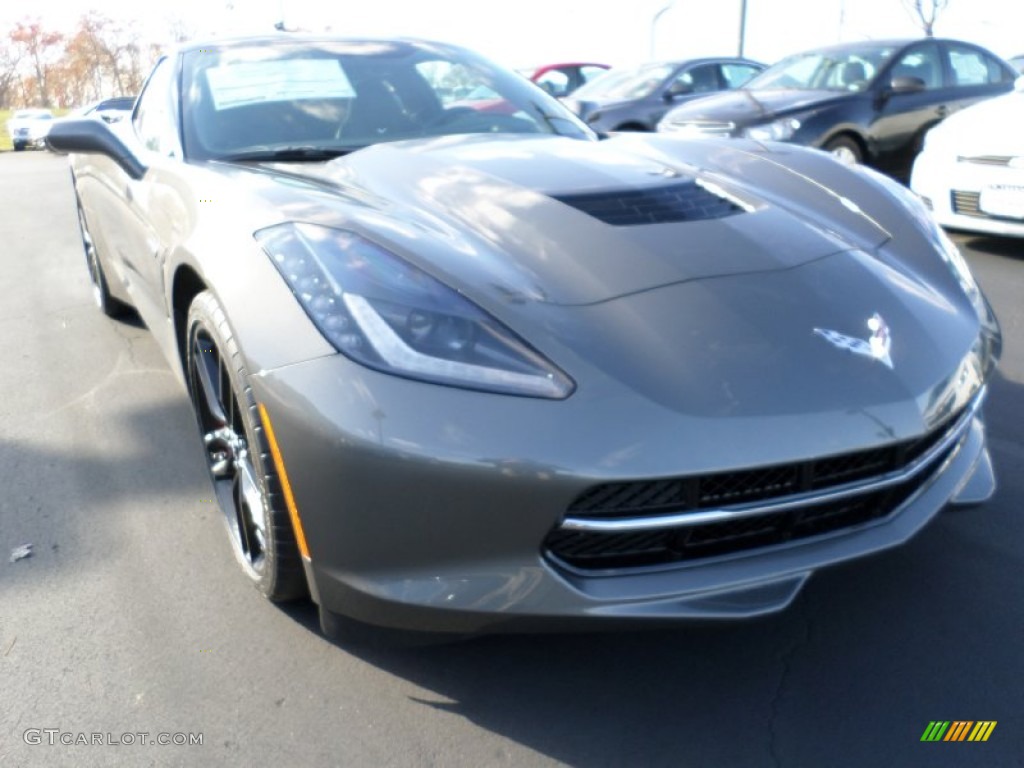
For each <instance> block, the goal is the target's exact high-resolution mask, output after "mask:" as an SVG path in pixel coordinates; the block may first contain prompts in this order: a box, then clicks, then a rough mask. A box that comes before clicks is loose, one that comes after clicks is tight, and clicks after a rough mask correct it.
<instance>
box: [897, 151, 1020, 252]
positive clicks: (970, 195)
mask: <svg viewBox="0 0 1024 768" xmlns="http://www.w3.org/2000/svg"><path fill="white" fill-rule="evenodd" d="M910 186H911V188H912V189H913V190H914V191H915V192H916V193H917V194H918V195H920V196H921V197H923V198H925V200H926V201H927V203H928V205H929V206H930V207H931V210H932V215H933V216H934V217H935V220H936V221H937V222H938V223H939V224H941V225H942V226H944V227H949V228H950V229H962V230H965V231H968V232H979V233H983V234H990V235H1009V236H1012V237H1024V215H1022V216H1021V217H1020V218H1017V217H1007V216H993V215H991V214H988V213H986V212H985V211H984V210H983V209H982V208H981V207H980V197H981V193H982V192H983V191H984V190H986V189H988V188H992V187H1000V186H1002V187H1015V188H1019V189H1020V190H1022V192H1021V194H1024V169H1022V168H1012V167H1009V166H1000V165H989V164H985V163H979V162H968V161H963V160H957V159H956V158H955V157H952V156H947V155H940V154H939V153H937V152H929V151H928V150H925V151H924V152H922V153H921V155H919V156H918V158H917V160H916V161H915V163H914V170H913V174H912V176H911V182H910Z"/></svg>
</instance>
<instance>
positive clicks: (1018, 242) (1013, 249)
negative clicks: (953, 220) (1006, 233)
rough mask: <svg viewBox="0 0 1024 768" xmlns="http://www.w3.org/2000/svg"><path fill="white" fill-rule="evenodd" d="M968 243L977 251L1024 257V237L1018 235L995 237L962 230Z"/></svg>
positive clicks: (1017, 257)
mask: <svg viewBox="0 0 1024 768" xmlns="http://www.w3.org/2000/svg"><path fill="white" fill-rule="evenodd" d="M959 234H960V235H961V237H963V238H964V242H965V243H966V245H967V246H968V247H969V248H971V249H972V250H975V251H981V252H982V253H987V254H990V255H992V256H1004V257H1006V258H1010V259H1024V239H1021V238H1017V237H993V236H989V235H974V234H968V233H964V232H961V233H959Z"/></svg>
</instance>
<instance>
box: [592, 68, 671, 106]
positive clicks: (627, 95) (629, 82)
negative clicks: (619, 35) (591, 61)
mask: <svg viewBox="0 0 1024 768" xmlns="http://www.w3.org/2000/svg"><path fill="white" fill-rule="evenodd" d="M673 70H674V67H672V66H671V65H669V64H647V65H645V66H642V67H638V68H636V69H629V70H625V71H623V70H612V71H611V72H608V73H607V74H604V75H600V76H599V77H597V78H596V79H594V80H591V81H590V82H589V83H587V84H585V85H583V86H581V87H580V88H579V89H577V90H576V92H575V93H574V94H573V98H574V99H579V100H581V101H586V100H587V99H621V100H623V101H626V100H629V99H645V98H647V97H648V96H650V95H651V94H652V93H654V92H655V91H656V90H657V89H658V87H659V86H660V85H661V84H662V83H664V82H665V80H666V79H668V76H669V75H671V74H672V71H673Z"/></svg>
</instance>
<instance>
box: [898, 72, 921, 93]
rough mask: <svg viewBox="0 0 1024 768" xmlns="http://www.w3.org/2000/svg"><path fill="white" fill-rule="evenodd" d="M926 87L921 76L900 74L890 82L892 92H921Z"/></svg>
mask: <svg viewBox="0 0 1024 768" xmlns="http://www.w3.org/2000/svg"><path fill="white" fill-rule="evenodd" d="M924 89H925V84H924V80H922V79H921V78H920V77H911V76H908V75H900V76H899V77H894V78H893V79H892V82H891V83H889V92H890V93H920V92H921V91H923V90H924Z"/></svg>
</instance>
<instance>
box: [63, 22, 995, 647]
mask: <svg viewBox="0 0 1024 768" xmlns="http://www.w3.org/2000/svg"><path fill="white" fill-rule="evenodd" d="M455 83H457V84H458V85H460V86H465V85H467V84H471V85H473V86H477V85H480V86H486V87H487V88H490V89H491V90H492V91H494V92H495V93H497V94H499V95H500V97H501V98H502V99H504V100H506V101H507V102H508V104H509V105H510V109H506V110H501V111H493V112H492V111H479V110H474V109H471V108H466V107H464V106H458V105H455V106H451V104H452V102H453V99H454V96H453V95H452V94H453V93H455V92H456V90H457V89H455V88H454V87H453V84H455ZM48 141H49V144H50V147H51V149H53V150H54V151H57V152H62V153H71V154H72V170H73V176H74V186H75V192H76V195H77V200H78V209H79V214H80V219H81V226H82V239H83V241H84V246H85V254H86V257H87V263H88V267H89V271H90V274H91V276H92V281H93V287H94V292H95V296H96V299H97V302H98V304H99V306H100V308H101V309H103V310H104V311H105V312H107V313H108V314H116V313H118V312H119V311H121V310H122V309H124V305H125V304H131V305H133V306H134V307H135V308H136V309H137V311H138V313H139V315H141V317H142V318H143V319H144V321H145V322H146V324H147V325H148V327H149V328H150V329H151V330H152V332H153V335H154V336H155V338H156V340H157V342H158V343H159V345H160V346H161V347H162V349H163V350H164V352H165V353H166V356H167V358H168V360H169V361H170V364H171V366H172V368H174V369H175V370H176V371H177V372H178V373H179V374H180V376H181V378H182V380H183V383H184V384H185V385H186V386H187V388H188V392H189V394H190V396H191V400H192V403H193V404H194V408H195V414H196V419H197V421H198V425H199V432H200V435H201V438H202V445H203V449H204V451H205V455H206V458H207V462H208V466H209V470H210V475H211V477H212V482H213V485H214V487H215V489H216V496H217V499H218V500H219V503H220V507H221V509H222V510H223V512H224V518H225V521H226V523H227V529H228V531H229V533H230V540H231V542H232V545H233V548H234V553H235V555H236V556H237V558H238V560H239V562H240V563H241V566H242V568H243V570H244V572H245V573H246V575H247V576H248V577H249V578H250V579H251V580H252V581H253V583H254V584H255V585H256V586H257V587H258V588H259V589H260V591H261V592H262V593H263V594H265V595H266V596H267V597H268V598H270V599H272V600H285V599H291V598H297V597H301V596H304V595H306V594H307V593H308V594H309V595H311V596H312V599H313V600H314V601H315V602H316V603H317V604H318V605H319V607H320V615H321V624H322V625H323V628H324V630H325V632H327V633H328V634H329V635H331V636H344V634H345V633H346V632H348V631H359V629H360V628H363V627H366V626H368V625H369V626H375V627H378V628H384V629H405V630H409V629H413V630H421V631H426V632H436V633H448V632H454V633H477V632H487V631H514V630H523V629H534V628H554V627H559V628H561V627H568V626H575V625H580V624H582V626H584V627H600V626H606V627H610V626H617V625H619V624H620V623H623V622H625V623H629V624H634V625H635V624H645V623H646V624H653V623H656V622H661V621H671V620H680V619H695V618H740V617H749V616H755V615H760V614H765V613H770V612H773V611H778V610H781V609H783V608H785V607H786V606H787V605H788V604H789V603H790V602H791V601H792V600H793V599H794V597H795V596H796V594H797V593H798V591H799V589H800V588H801V586H802V585H803V584H804V582H805V581H806V580H807V578H808V577H809V576H810V574H811V573H812V572H813V571H814V570H815V569H817V568H819V567H821V566H824V565H828V564H831V563H836V562H839V561H843V560H848V559H850V558H853V557H857V556H860V555H864V554H868V553H871V552H876V551H879V550H882V549H885V548H888V547H892V546H895V545H898V544H900V543H902V542H904V541H906V540H907V539H909V538H910V537H911V536H913V535H914V534H915V533H916V532H917V531H918V530H920V529H921V528H922V526H924V525H925V524H926V523H927V522H928V521H929V520H930V519H931V518H933V517H934V516H935V515H936V514H937V513H938V512H939V511H940V510H942V509H943V508H944V507H946V506H947V505H950V504H955V505H966V504H974V503H978V502H981V501H984V500H985V499H987V498H988V497H989V496H990V495H991V493H992V492H993V489H994V479H993V474H992V468H991V465H990V461H989V457H988V452H987V449H986V444H985V429H984V425H983V421H982V418H981V405H982V401H983V399H984V395H985V385H986V381H987V379H988V378H989V376H990V375H991V374H992V371H993V367H994V365H995V362H996V359H997V357H998V354H999V350H1000V334H999V328H998V325H997V322H996V319H995V317H994V316H993V314H992V311H991V309H990V307H989V305H988V303H987V301H986V299H985V298H984V296H983V295H982V293H981V292H980V291H979V289H978V286H977V284H976V283H975V281H974V279H973V278H972V276H971V274H970V272H969V270H968V268H967V266H966V264H965V262H964V260H963V258H962V257H961V255H960V254H959V252H958V251H957V249H956V247H955V246H954V245H953V244H952V243H951V242H950V241H949V239H948V238H947V237H946V236H945V235H944V234H943V233H942V232H941V231H940V230H939V229H938V228H937V227H936V226H935V224H934V223H933V222H932V220H931V219H930V217H929V215H928V213H927V212H926V211H925V210H924V209H923V208H922V206H921V204H920V203H919V202H918V200H917V199H916V198H915V197H914V196H913V195H911V194H910V193H909V192H907V191H906V190H905V189H903V188H902V187H900V186H898V185H897V184H895V183H894V182H891V181H889V180H888V179H886V178H885V177H883V176H880V175H878V174H876V173H875V172H873V171H870V170H866V169H862V168H856V169H852V168H848V167H844V166H842V165H840V164H839V163H837V162H836V161H835V160H833V159H832V158H831V157H829V156H828V155H826V154H824V153H820V152H817V151H814V150H809V149H804V148H800V147H796V146H791V145H783V144H759V143H756V142H753V141H750V140H738V141H719V140H714V139H711V140H702V141H694V142H690V141H685V140H679V139H676V138H666V137H659V136H652V135H622V136H618V137H615V138H612V139H607V140H599V139H598V137H597V136H596V135H594V134H593V133H592V132H591V131H590V130H589V129H588V128H587V127H586V126H585V125H584V124H582V123H581V122H580V121H579V120H578V119H577V118H576V117H574V116H573V115H572V114H571V113H570V112H568V111H567V110H566V109H565V108H563V107H562V106H561V105H560V104H559V103H558V102H557V101H556V100H554V99H552V98H551V97H549V96H548V95H547V94H545V93H544V92H543V91H542V90H541V89H539V88H537V87H536V86H534V85H532V84H530V83H528V82H527V81H525V80H524V79H523V78H521V77H519V76H517V75H515V74H514V73H511V72H508V71H504V70H502V69H499V68H497V67H494V66H493V65H491V64H489V63H487V62H486V61H484V60H483V59H480V58H478V57H477V56H475V55H473V54H471V53H468V52H466V51H464V50H461V49H458V48H454V47H449V46H444V45H438V44H433V43H425V42H410V41H388V40H338V39H310V38H296V37H284V36H281V37H270V38H261V39H246V40H236V41H231V42H218V43H216V44H206V45H202V44H196V45H190V46H187V47H184V48H183V49H182V50H180V51H178V52H177V53H175V54H174V55H172V56H168V57H166V58H164V59H163V60H162V61H160V62H159V63H158V64H157V66H156V68H155V69H154V71H153V73H152V75H151V76H150V78H149V80H148V82H147V84H146V86H145V89H144V91H143V93H142V95H141V97H140V98H139V101H138V103H137V104H136V106H135V110H134V113H133V115H132V119H131V120H125V121H122V122H120V123H115V124H113V125H107V124H105V123H102V122H100V121H93V120H83V121H66V122H60V123H58V124H55V126H54V128H53V130H52V132H51V133H50V136H49V140H48Z"/></svg>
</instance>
